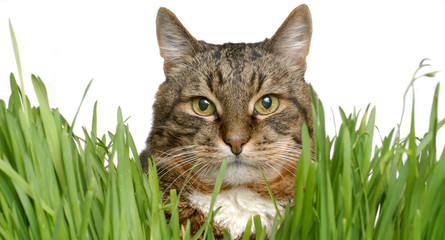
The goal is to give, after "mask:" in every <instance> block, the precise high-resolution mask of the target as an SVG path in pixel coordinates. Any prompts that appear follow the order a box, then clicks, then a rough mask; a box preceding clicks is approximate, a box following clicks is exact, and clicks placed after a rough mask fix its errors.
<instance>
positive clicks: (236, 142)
mask: <svg viewBox="0 0 445 240" xmlns="http://www.w3.org/2000/svg"><path fill="white" fill-rule="evenodd" d="M225 142H226V143H227V144H228V145H230V146H231V147H232V153H233V154H235V155H237V156H238V155H239V154H240V153H241V151H242V146H243V145H244V144H245V143H246V142H247V140H246V139H226V141H225Z"/></svg>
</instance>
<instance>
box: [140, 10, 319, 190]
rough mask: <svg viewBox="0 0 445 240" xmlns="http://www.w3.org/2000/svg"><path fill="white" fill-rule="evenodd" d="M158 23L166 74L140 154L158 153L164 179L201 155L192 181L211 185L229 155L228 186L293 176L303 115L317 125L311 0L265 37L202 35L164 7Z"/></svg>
mask: <svg viewBox="0 0 445 240" xmlns="http://www.w3.org/2000/svg"><path fill="white" fill-rule="evenodd" d="M156 24H157V37H158V43H159V48H160V53H161V56H162V57H163V58H164V72H165V75H166V81H165V82H164V83H163V84H162V85H161V86H160V88H159V91H158V93H157V95H156V102H155V104H154V121H153V127H152V131H151V133H150V136H149V138H148V139H147V149H146V150H145V151H144V152H143V153H142V155H141V157H142V161H143V162H145V161H146V159H147V157H149V156H153V157H154V158H155V160H156V162H157V164H158V169H159V176H160V178H161V181H163V179H162V178H165V179H167V180H164V181H169V182H177V181H179V182H182V181H183V180H184V179H185V178H186V177H187V175H188V171H190V169H191V168H192V166H193V165H194V164H195V163H196V162H197V161H199V163H197V164H196V166H195V168H194V170H193V173H192V174H191V178H190V179H191V180H190V181H191V183H193V184H194V185H200V184H201V185H202V184H206V183H209V184H212V183H213V182H214V180H215V178H216V176H217V173H218V170H219V166H220V165H221V162H222V161H223V160H224V159H227V162H228V168H227V171H226V173H225V177H224V184H225V186H236V185H251V184H261V183H263V182H264V180H263V178H262V175H261V171H262V172H263V173H264V174H265V176H266V177H267V179H268V180H269V182H272V183H283V184H284V182H288V181H292V180H294V179H295V178H294V177H295V172H296V168H297V165H298V159H299V155H300V152H301V128H302V124H303V122H304V121H306V122H307V123H308V125H309V129H310V131H311V132H312V114H311V104H310V103H311V93H310V87H309V85H308V84H307V83H306V82H305V80H304V73H305V70H306V56H307V54H308V52H309V45H310V40H311V33H312V24H311V15H310V12H309V9H308V8H307V6H305V5H302V6H299V7H297V8H296V9H295V10H294V11H293V12H292V13H291V14H290V15H289V16H288V18H287V19H286V20H285V22H284V23H283V24H282V25H281V27H280V28H279V29H278V30H277V31H276V33H275V34H274V35H273V37H272V38H270V39H266V40H265V41H263V42H259V43H247V44H246V43H239V44H233V43H227V44H223V45H214V44H209V43H205V42H203V41H197V40H196V39H195V38H194V37H193V36H192V35H191V34H190V33H189V32H188V31H187V30H186V28H185V27H184V26H183V25H182V24H181V22H180V21H179V20H178V19H177V17H176V16H175V15H174V14H173V13H172V12H171V11H169V10H167V9H165V8H161V9H160V10H159V12H158V17H157V21H156ZM144 165H145V164H144ZM145 166H146V165H145ZM180 179H182V180H180ZM172 184H174V185H181V184H182V183H180V184H176V183H172Z"/></svg>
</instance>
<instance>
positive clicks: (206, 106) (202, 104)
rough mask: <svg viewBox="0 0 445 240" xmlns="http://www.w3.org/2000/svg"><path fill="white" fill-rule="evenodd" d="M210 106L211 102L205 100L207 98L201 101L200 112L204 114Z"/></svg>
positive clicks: (199, 104) (199, 103)
mask: <svg viewBox="0 0 445 240" xmlns="http://www.w3.org/2000/svg"><path fill="white" fill-rule="evenodd" d="M209 105H210V102H209V101H208V100H207V99H205V98H201V99H199V102H198V107H199V110H201V111H203V112H204V111H205V110H207V108H208V107H209Z"/></svg>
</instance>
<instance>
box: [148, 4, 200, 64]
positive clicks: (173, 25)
mask: <svg viewBox="0 0 445 240" xmlns="http://www.w3.org/2000/svg"><path fill="white" fill-rule="evenodd" d="M156 33H157V37H158V44H159V50H160V53H161V56H162V57H163V58H164V61H165V62H164V69H165V70H167V69H168V68H169V67H171V66H174V65H176V64H178V63H182V62H183V61H184V59H186V58H187V57H193V56H194V55H195V54H196V52H198V51H200V50H201V45H200V44H199V42H198V41H197V40H196V39H195V38H194V37H193V36H192V35H191V34H190V33H189V32H188V31H187V29H186V28H185V27H184V26H183V25H182V24H181V22H180V21H179V19H178V18H177V17H176V16H175V14H174V13H173V12H171V11H170V10H168V9H167V8H160V9H159V11H158V16H157V18H156Z"/></svg>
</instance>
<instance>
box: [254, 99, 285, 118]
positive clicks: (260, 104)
mask: <svg viewBox="0 0 445 240" xmlns="http://www.w3.org/2000/svg"><path fill="white" fill-rule="evenodd" d="M279 105H280V100H279V99H278V97H276V96H274V95H270V94H268V95H264V96H262V97H261V98H260V99H258V101H256V103H255V111H256V112H257V113H259V114H261V115H268V114H271V113H273V112H275V111H276V110H277V109H278V106H279Z"/></svg>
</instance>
